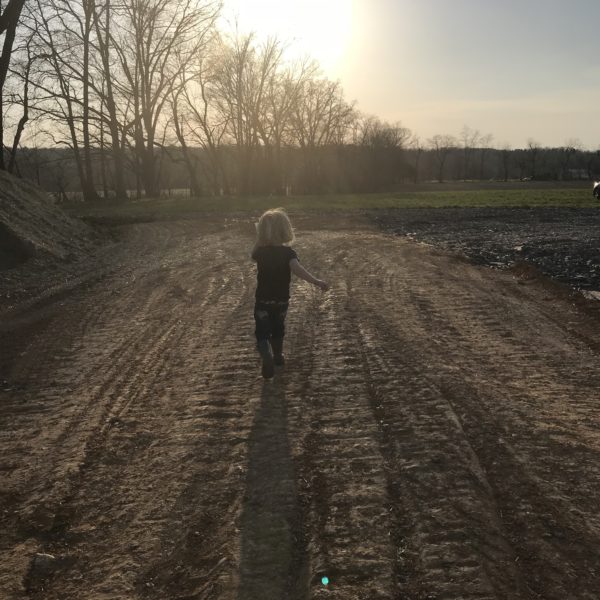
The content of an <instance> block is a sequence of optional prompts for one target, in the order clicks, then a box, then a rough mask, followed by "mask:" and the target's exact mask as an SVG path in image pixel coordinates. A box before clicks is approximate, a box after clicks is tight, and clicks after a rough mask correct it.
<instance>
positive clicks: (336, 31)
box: [222, 0, 354, 77]
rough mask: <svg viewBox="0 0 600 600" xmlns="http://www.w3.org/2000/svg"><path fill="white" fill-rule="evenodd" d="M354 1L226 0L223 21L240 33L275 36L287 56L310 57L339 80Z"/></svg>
mask: <svg viewBox="0 0 600 600" xmlns="http://www.w3.org/2000/svg"><path fill="white" fill-rule="evenodd" d="M353 4H354V1H353V0H284V1H282V0H224V2H223V13H222V15H223V19H224V20H225V21H226V22H227V23H228V24H230V25H231V24H235V23H236V22H237V26H238V28H239V30H240V32H241V33H249V32H254V33H256V35H257V36H258V37H259V38H267V37H269V36H275V37H277V39H279V40H280V41H282V42H284V43H285V44H286V45H287V46H288V52H287V55H288V56H293V55H295V56H296V57H303V56H307V55H308V56H311V57H312V58H314V59H316V60H317V61H318V62H319V64H320V65H321V68H322V69H323V71H324V72H325V73H326V74H327V75H328V76H330V77H338V76H339V74H340V72H341V70H342V68H343V66H344V60H345V57H346V56H347V54H348V52H349V49H350V43H351V38H352V26H353V13H354V11H353Z"/></svg>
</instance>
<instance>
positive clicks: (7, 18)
mask: <svg viewBox="0 0 600 600" xmlns="http://www.w3.org/2000/svg"><path fill="white" fill-rule="evenodd" d="M24 4H25V0H8V4H7V5H6V7H5V8H4V10H2V9H1V6H0V35H4V42H3V44H2V53H1V54H0V169H2V170H4V169H5V162H4V111H3V106H4V96H3V93H4V84H5V82H6V76H7V74H8V69H9V66H10V60H11V57H12V53H13V46H14V42H15V37H16V34H17V26H18V25H19V22H20V18H21V12H22V10H23V5H24Z"/></svg>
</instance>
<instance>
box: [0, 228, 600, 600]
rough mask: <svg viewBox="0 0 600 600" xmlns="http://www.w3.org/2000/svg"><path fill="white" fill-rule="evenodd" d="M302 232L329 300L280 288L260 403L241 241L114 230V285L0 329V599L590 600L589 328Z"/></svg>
mask: <svg viewBox="0 0 600 600" xmlns="http://www.w3.org/2000/svg"><path fill="white" fill-rule="evenodd" d="M313 225H314V224H312V223H311V222H310V221H309V220H304V221H302V220H300V221H298V223H297V226H298V230H299V240H298V243H297V245H296V248H297V250H298V253H299V255H300V258H301V260H302V261H303V262H304V263H305V264H306V265H307V266H308V267H309V268H311V269H312V270H314V271H315V272H317V273H318V274H320V275H322V276H323V277H325V278H327V279H329V280H330V281H331V283H332V289H331V291H329V292H327V293H325V294H322V293H321V292H319V291H318V290H315V289H313V288H311V287H310V286H308V284H304V283H300V282H296V283H295V284H294V286H293V301H292V304H291V307H290V312H289V315H288V335H287V339H286V353H287V360H288V364H287V366H286V367H285V370H283V371H280V372H278V373H277V375H276V377H275V379H274V380H273V381H270V382H264V381H263V380H262V379H261V378H260V376H259V365H258V359H257V356H256V353H255V351H254V348H253V339H252V328H253V322H252V304H253V292H254V271H253V266H252V264H251V263H250V262H249V260H248V258H247V256H248V248H249V246H250V245H251V234H252V224H251V223H250V222H249V221H246V220H240V221H239V222H236V221H227V222H226V223H222V222H218V221H215V222H207V223H204V224H203V223H200V222H191V221H188V222H178V223H162V224H161V223H156V224H141V225H134V226H129V227H127V228H125V229H124V232H123V235H124V236H125V238H126V239H125V241H124V242H123V245H122V247H121V250H120V251H119V253H118V260H117V258H115V264H114V265H113V268H112V270H110V272H107V273H106V274H105V275H104V276H103V277H101V278H99V279H98V280H97V281H95V282H93V281H89V282H88V283H87V284H85V285H82V286H81V287H79V288H77V289H75V290H73V291H71V292H69V293H68V294H66V295H64V296H62V297H59V298H57V299H56V300H55V301H53V302H46V303H44V304H43V305H40V306H37V307H35V306H34V307H32V308H29V309H28V310H27V311H26V312H24V313H21V314H19V315H15V316H13V317H11V318H10V319H9V320H8V321H6V320H5V322H4V323H3V325H2V330H1V333H0V336H1V339H0V342H1V344H2V346H1V355H0V365H1V367H2V378H3V382H1V387H0V407H1V415H2V416H1V422H0V477H1V481H2V485H1V488H0V531H1V536H0V551H1V553H2V560H1V561H0V597H2V598H7V599H9V598H10V599H18V598H32V599H40V600H41V599H42V598H43V599H49V600H52V599H56V600H58V599H60V600H84V599H86V600H87V599H94V600H96V599H98V600H109V599H111V600H112V599H114V600H117V599H118V600H124V599H133V598H144V599H156V600H167V599H174V600H175V599H176V600H184V599H185V600H188V599H189V600H191V599H197V600H200V599H219V600H229V599H232V600H233V599H237V600H254V599H256V600H283V599H290V600H301V599H302V600H304V599H308V598H314V599H319V598H331V599H339V600H358V599H364V600H377V599H392V598H402V599H437V600H450V599H457V600H458V599H461V600H470V599H478V600H482V599H507V600H508V599H511V600H513V599H535V598H543V599H544V600H554V599H556V600H565V599H590V600H592V599H597V598H599V597H600V515H599V512H598V506H599V505H600V420H599V416H598V415H599V412H598V409H599V405H600V344H599V342H598V340H600V336H599V334H600V327H599V325H598V321H597V320H595V319H593V318H591V317H589V316H586V314H585V313H584V312H582V311H581V310H580V309H579V308H577V307H575V306H574V305H573V304H572V303H571V302H570V301H569V299H568V296H566V295H563V294H561V293H560V291H557V290H555V289H553V288H552V286H544V285H541V284H540V282H539V281H519V280H517V279H516V278H515V277H514V276H513V275H511V274H510V273H508V272H499V271H493V270H490V269H486V268H482V267H474V266H472V265H469V264H468V263H467V262H465V261H463V260H461V259H460V258H457V257H452V256H449V255H446V254H444V253H442V252H439V251H436V250H435V249H433V248H431V247H427V246H422V245H417V244H415V243H411V242H407V241H404V240H402V239H400V238H394V237H392V236H388V235H384V234H381V233H379V232H377V231H376V230H374V229H371V228H369V226H368V225H367V224H366V223H363V222H360V221H357V220H355V221H351V220H340V219H335V220H334V219H329V222H328V223H327V222H324V224H321V225H320V226H319V227H314V226H313ZM43 554H47V555H50V556H49V557H44V556H41V555H43ZM36 555H37V556H36ZM324 576H326V577H328V578H329V584H328V585H324V584H323V583H322V577H324Z"/></svg>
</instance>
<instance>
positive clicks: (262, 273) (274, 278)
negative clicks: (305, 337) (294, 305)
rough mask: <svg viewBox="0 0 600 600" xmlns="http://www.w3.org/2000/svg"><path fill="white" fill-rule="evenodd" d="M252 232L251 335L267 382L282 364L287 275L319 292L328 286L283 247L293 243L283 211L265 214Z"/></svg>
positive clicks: (288, 223)
mask: <svg viewBox="0 0 600 600" xmlns="http://www.w3.org/2000/svg"><path fill="white" fill-rule="evenodd" d="M256 233H257V240H256V244H255V246H254V250H253V251H252V258H253V260H255V261H256V264H257V267H258V272H257V277H256V279H257V286H256V304H255V305H254V320H255V322H256V330H255V334H256V342H257V348H258V352H259V353H260V356H261V358H262V376H263V377H264V378H265V379H270V378H271V377H273V374H274V372H275V368H274V367H275V365H283V364H284V362H285V359H284V356H283V352H282V349H283V336H284V334H285V315H286V313H287V309H288V302H289V299H290V277H291V275H290V273H291V272H293V273H294V274H295V275H297V276H298V277H300V278H301V279H304V280H305V281H308V282H309V283H312V284H313V285H316V286H318V287H320V288H321V289H322V290H327V289H329V285H328V284H327V283H325V282H324V281H321V280H320V279H317V278H316V277H314V276H313V275H311V274H310V273H309V272H308V271H307V270H306V269H305V268H304V267H303V266H302V265H301V264H300V262H299V261H298V255H297V254H296V252H295V251H294V250H293V249H292V248H290V247H289V246H286V244H289V243H291V242H293V241H294V230H293V229H292V224H291V223H290V220H289V218H288V216H287V214H286V213H285V211H284V210H283V208H275V209H271V210H268V211H267V212H265V213H264V214H263V215H262V217H261V218H260V220H259V221H258V223H257V225H256Z"/></svg>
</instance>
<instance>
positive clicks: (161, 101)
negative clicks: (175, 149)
mask: <svg viewBox="0 0 600 600" xmlns="http://www.w3.org/2000/svg"><path fill="white" fill-rule="evenodd" d="M218 8H219V4H218V3H217V2H213V1H210V0H128V2H127V3H125V4H122V5H120V10H119V14H118V19H115V20H114V21H112V22H113V23H114V24H115V25H117V24H118V30H117V31H113V32H112V33H111V34H110V39H111V40H112V41H113V44H114V49H115V52H116V55H117V56H118V59H119V65H120V69H121V71H122V74H123V76H124V84H122V85H120V86H119V92H120V94H121V95H122V96H125V97H128V98H130V99H131V100H132V103H131V105H130V110H131V113H130V114H131V117H132V120H131V122H130V123H129V124H127V125H126V127H125V130H126V132H129V131H133V144H132V146H133V149H134V152H135V154H136V157H137V164H138V166H139V174H140V177H141V180H142V181H143V185H144V189H145V192H146V195H147V196H155V195H158V193H159V182H158V180H157V158H156V147H157V145H159V141H158V140H159V139H160V135H161V134H160V132H159V128H160V129H161V130H162V132H163V133H164V128H165V127H166V121H167V120H168V117H167V116H166V115H165V107H166V106H168V104H169V102H170V101H171V100H172V98H173V92H174V89H175V88H176V86H177V82H178V81H179V76H180V72H181V69H182V68H183V67H184V66H185V65H187V64H188V63H189V60H188V59H187V58H184V56H190V55H193V54H194V53H195V52H196V51H197V47H198V44H199V43H202V42H203V35H202V34H203V31H205V30H206V29H207V28H210V27H212V25H213V23H214V19H215V15H216V11H217V10H218ZM114 29H116V27H113V30H114Z"/></svg>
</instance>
